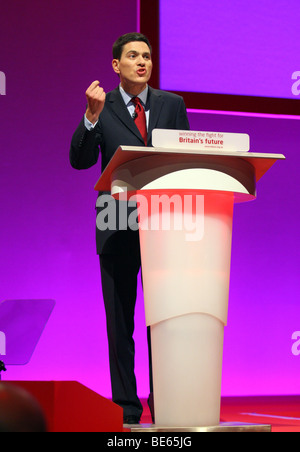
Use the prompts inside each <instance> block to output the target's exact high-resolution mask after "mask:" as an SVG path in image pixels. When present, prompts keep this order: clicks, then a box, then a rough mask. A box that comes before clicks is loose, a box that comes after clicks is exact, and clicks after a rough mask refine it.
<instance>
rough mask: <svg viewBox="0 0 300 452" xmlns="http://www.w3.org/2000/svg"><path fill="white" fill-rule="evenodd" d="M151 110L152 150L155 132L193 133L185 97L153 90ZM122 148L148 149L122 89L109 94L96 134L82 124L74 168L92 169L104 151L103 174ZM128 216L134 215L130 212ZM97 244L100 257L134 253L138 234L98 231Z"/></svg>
mask: <svg viewBox="0 0 300 452" xmlns="http://www.w3.org/2000/svg"><path fill="white" fill-rule="evenodd" d="M148 108H149V109H150V117H149V126H148V143H147V146H152V131H153V129H155V128H158V129H179V130H189V128H190V127H189V122H188V118H187V114H186V108H185V105H184V102H183V99H182V97H180V96H177V95H175V94H172V93H168V92H166V91H160V90H156V89H153V88H151V87H149V92H148V99H147V105H146V109H148ZM120 145H124V146H126V145H127V146H144V140H143V138H142V136H141V134H140V132H139V130H138V128H137V126H136V125H135V122H134V120H133V119H132V117H131V116H130V114H129V112H128V110H127V107H126V105H125V103H124V101H123V99H122V96H121V94H120V90H119V87H118V88H116V89H115V90H113V91H111V92H110V93H107V95H106V101H105V106H104V109H103V111H102V113H101V115H100V117H99V121H98V123H97V125H96V127H95V128H94V129H93V130H91V131H88V130H87V129H86V127H85V126H84V120H83V119H82V120H81V122H80V124H79V126H78V128H77V130H76V131H75V133H74V135H73V138H72V142H71V149H70V162H71V165H72V166H73V168H76V169H86V168H90V167H91V166H93V165H95V164H96V163H97V161H98V158H99V152H100V149H101V157H102V158H101V163H102V165H101V166H102V171H103V170H104V168H105V167H106V165H107V164H108V162H109V161H110V159H111V158H112V156H113V154H114V153H115V151H116V150H117V148H118V147H119V146H120ZM99 146H100V149H99ZM100 196H101V194H100ZM117 206H118V203H116V207H117ZM117 211H118V209H117ZM128 213H129V214H130V211H128ZM96 243H97V252H98V254H120V253H121V254H122V253H128V252H133V250H134V249H137V247H138V233H137V232H135V231H131V230H126V231H123V230H122V231H108V230H106V231H99V230H98V229H97V236H96Z"/></svg>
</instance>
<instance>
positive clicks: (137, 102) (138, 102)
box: [131, 97, 142, 106]
mask: <svg viewBox="0 0 300 452" xmlns="http://www.w3.org/2000/svg"><path fill="white" fill-rule="evenodd" d="M131 101H132V102H133V103H134V105H135V106H137V105H139V106H142V104H141V99H140V98H139V97H133V98H132V99H131Z"/></svg>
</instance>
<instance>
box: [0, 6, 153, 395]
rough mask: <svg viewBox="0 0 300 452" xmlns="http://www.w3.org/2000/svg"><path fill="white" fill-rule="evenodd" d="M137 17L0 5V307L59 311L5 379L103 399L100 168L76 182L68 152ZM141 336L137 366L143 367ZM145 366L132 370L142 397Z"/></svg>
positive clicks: (110, 83)
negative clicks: (34, 302)
mask: <svg viewBox="0 0 300 452" xmlns="http://www.w3.org/2000/svg"><path fill="white" fill-rule="evenodd" d="M136 16H137V8H136V0H126V2H124V1H123V0H114V1H113V2H107V1H105V0H98V1H96V2H95V1H92V0H87V1H83V0H75V1H65V2H61V1H59V0H51V1H50V0H47V1H43V2H39V1H35V2H23V1H19V0H16V1H12V2H4V3H3V4H1V14H0V38H1V39H0V40H1V43H2V44H1V47H0V71H1V72H2V73H4V74H5V79H6V95H0V124H1V126H0V127H1V133H0V150H1V165H0V180H1V197H0V203H1V206H0V207H1V214H0V215H1V224H0V228H1V235H0V242H1V246H0V249H1V261H0V275H1V277H0V278H1V285H0V287H1V293H0V300H5V299H54V300H56V307H55V309H54V311H53V314H52V315H51V317H50V319H49V322H48V324H47V328H45V330H44V333H43V335H42V336H41V339H40V341H39V343H38V345H37V347H36V349H35V352H34V354H33V356H32V358H31V360H30V362H29V363H28V364H27V365H26V366H14V367H8V371H7V372H6V374H5V375H4V376H3V378H5V379H25V380H38V379H41V380H49V379H52V380H70V379H71V380H73V379H74V380H78V381H80V382H82V383H83V384H87V385H88V386H89V387H92V388H93V389H95V390H97V391H98V392H99V393H100V394H102V395H104V396H106V395H107V396H109V395H110V378H109V365H108V353H107V339H106V326H105V314H104V307H103V301H102V294H101V283H100V270H99V261H98V257H97V255H96V246H95V227H96V213H95V203H96V197H97V194H96V192H94V189H93V187H94V184H95V182H96V181H97V179H98V178H99V175H100V162H99V164H98V165H96V166H95V167H93V168H91V169H90V170H87V171H82V172H81V171H76V170H74V169H73V168H71V166H70V163H69V148H70V142H71V137H72V135H73V133H74V131H75V129H76V127H77V125H78V124H79V122H80V120H81V118H82V117H83V114H84V112H85V106H86V98H85V91H86V89H87V87H88V86H89V85H90V83H92V82H93V81H94V80H96V79H98V80H100V82H101V85H102V86H103V87H104V89H105V90H106V91H109V90H111V89H113V88H115V87H116V86H117V85H118V83H119V79H118V77H117V75H116V74H115V73H114V72H113V70H112V67H111V61H112V44H113V42H114V40H115V39H116V38H117V37H118V36H119V35H120V34H123V33H126V32H131V31H136V22H137V20H136V19H137V17H136ZM141 309H142V308H141ZM141 318H142V319H143V316H141ZM138 327H139V325H138ZM138 327H137V330H136V335H137V337H139V335H141V336H142V339H141V341H139V340H137V354H138V357H139V356H141V358H142V361H143V359H144V360H145V363H146V362H147V353H146V347H147V346H146V339H145V340H144V339H143V337H144V328H143V324H142V325H141V326H140V332H139V328H138ZM0 330H1V328H0ZM143 344H145V345H143ZM141 348H142V349H141ZM144 349H145V350H144ZM143 366H144V364H143V362H142V363H141V365H140V366H139V359H138V361H137V373H138V375H139V381H140V382H141V385H142V390H145V387H146V385H147V373H146V378H144V367H143Z"/></svg>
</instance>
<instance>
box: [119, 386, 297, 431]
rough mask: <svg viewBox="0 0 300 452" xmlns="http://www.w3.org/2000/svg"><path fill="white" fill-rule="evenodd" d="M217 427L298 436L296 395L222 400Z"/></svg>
mask: <svg viewBox="0 0 300 452" xmlns="http://www.w3.org/2000/svg"><path fill="white" fill-rule="evenodd" d="M141 401H142V404H143V407H144V412H143V415H142V418H141V424H142V425H149V424H151V415H150V411H149V408H148V405H147V401H146V399H142V400H141ZM221 423H222V424H223V425H224V424H225V423H228V424H230V425H233V424H237V423H238V424H241V425H245V424H258V425H270V426H271V432H300V395H297V396H256V397H250V396H249V397H222V403H221ZM224 430H225V429H224V428H220V429H219V431H224ZM124 431H127V432H128V431H129V430H128V429H124ZM132 431H133V430H132ZM211 431H212V430H211ZM245 431H247V429H245Z"/></svg>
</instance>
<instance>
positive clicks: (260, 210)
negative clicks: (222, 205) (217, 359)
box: [0, 0, 300, 397]
mask: <svg viewBox="0 0 300 452" xmlns="http://www.w3.org/2000/svg"><path fill="white" fill-rule="evenodd" d="M170 3H172V4H173V2H170ZM136 12H137V8H136V0H126V1H122V0H115V1H112V2H105V1H98V2H92V1H89V0H88V1H84V0H82V1H80V0H76V1H66V2H59V1H58V0H54V1H53V0H52V1H51V2H50V1H45V2H39V1H34V2H23V1H18V0H14V1H12V2H9V3H8V2H5V4H4V5H2V6H1V17H0V36H1V47H0V71H3V72H4V73H5V74H6V78H7V95H6V96H0V105H1V109H0V127H1V134H0V149H1V154H0V155H1V167H0V176H1V226H0V228H1V235H0V241H1V261H0V275H1V285H0V287H1V293H0V299H1V300H4V299H15V298H53V299H55V300H56V307H55V309H54V311H53V314H52V316H51V318H50V320H49V323H48V325H47V326H46V329H45V331H44V333H43V335H42V337H41V340H40V342H39V344H38V346H37V348H36V350H35V353H34V355H33V357H32V359H31V361H30V363H29V364H28V365H26V366H16V367H12V366H10V367H9V368H8V372H7V373H6V374H5V379H25V380H39V379H42V380H77V381H80V382H82V383H83V384H86V385H87V386H89V387H90V388H92V389H95V390H96V391H98V392H99V393H100V394H102V395H104V396H107V397H109V396H110V382H109V370H108V358H107V345H106V332H105V317H104V309H103V303H102V296H101V285H100V276H99V265H98V257H97V255H96V254H95V211H94V206H95V201H96V194H95V192H94V191H93V186H94V183H95V182H96V181H97V179H98V177H99V172H100V165H97V166H96V167H94V168H91V169H90V170H88V171H81V172H79V171H75V170H74V169H72V168H71V166H70V164H69V160H68V152H69V145H70V139H71V136H72V134H73V131H74V130H75V128H76V127H77V124H78V123H79V121H80V119H81V117H82V115H83V113H84V110H85V95H84V93H85V90H86V88H87V86H88V85H89V84H90V83H91V82H92V81H93V80H95V79H97V78H98V79H99V80H100V81H101V84H102V85H103V86H104V88H105V89H106V90H107V91H109V90H111V89H113V88H114V87H115V86H116V84H117V83H118V79H117V77H116V76H115V74H114V73H113V71H112V69H111V45H112V42H113V41H114V40H115V38H116V37H117V36H119V35H120V34H122V33H125V32H128V31H133V30H135V29H136V28H137V25H136V23H137V14H136ZM178 39H180V38H178ZM173 44H174V46H176V42H173ZM297 69H298V70H299V67H295V69H294V70H297ZM190 89H191V90H192V87H190ZM199 108H201V106H199ZM189 118H190V123H191V128H192V129H195V130H211V131H222V132H244V133H249V135H250V140H251V141H250V142H251V150H252V151H256V152H274V153H283V154H285V155H286V157H287V160H286V161H285V162H277V163H276V164H275V166H274V167H273V168H272V169H271V170H270V171H269V172H268V173H267V174H266V175H265V177H264V178H263V179H262V180H261V181H260V182H259V183H258V198H257V200H256V201H254V202H251V203H247V204H243V205H238V206H236V209H235V215H234V216H235V218H234V220H235V221H234V236H233V250H232V277H231V286H230V303H229V322H228V326H227V327H226V330H225V348H224V371H223V394H224V395H238V394H248V395H250V394H298V393H300V384H299V366H300V357H299V356H298V357H296V356H293V355H292V352H291V347H292V342H293V341H292V340H291V336H292V333H293V332H294V331H299V330H300V303H299V298H300V297H299V295H300V287H299V239H298V235H299V225H300V214H299V194H300V193H299V192H300V189H299V183H298V179H299V176H298V174H299V170H298V168H299V165H300V156H299V143H300V127H299V126H300V123H299V117H298V118H295V119H289V118H274V117H262V116H258V117H256V116H247V115H246V116H244V115H230V114H228V115H224V114H216V113H214V114H213V113H208V112H189ZM136 317H137V319H136V332H135V336H136V355H137V359H136V374H137V379H138V392H139V394H140V395H141V396H146V395H147V393H148V370H147V351H146V334H145V333H146V331H145V321H144V310H143V297H142V291H141V285H140V286H139V296H138V301H137V313H136ZM0 330H1V325H0Z"/></svg>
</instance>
